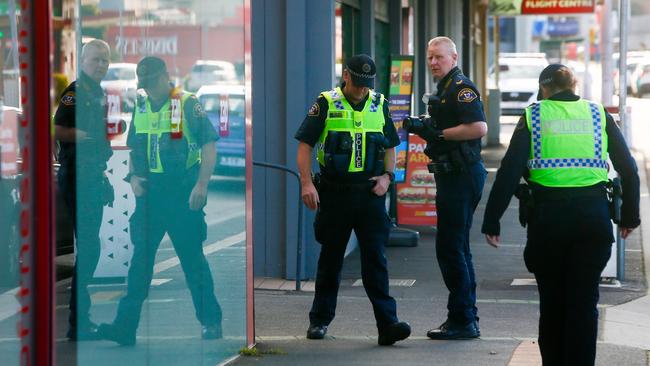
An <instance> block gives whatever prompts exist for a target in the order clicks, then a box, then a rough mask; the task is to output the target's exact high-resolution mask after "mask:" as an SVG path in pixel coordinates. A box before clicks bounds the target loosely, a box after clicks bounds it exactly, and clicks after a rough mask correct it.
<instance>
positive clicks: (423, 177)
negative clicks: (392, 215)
mask: <svg viewBox="0 0 650 366" xmlns="http://www.w3.org/2000/svg"><path fill="white" fill-rule="evenodd" d="M426 146H427V143H426V141H424V140H423V139H422V138H420V137H418V136H416V135H413V134H411V135H409V139H408V162H407V164H406V180H405V182H404V183H401V184H398V185H397V224H399V225H417V226H435V225H436V224H437V222H438V220H437V215H436V204H435V203H436V182H435V179H434V177H433V174H431V173H429V170H428V169H427V164H428V163H429V162H430V160H429V158H428V157H427V156H426V155H425V154H424V149H425V147H426Z"/></svg>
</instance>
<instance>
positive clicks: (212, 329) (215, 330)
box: [201, 324, 223, 339]
mask: <svg viewBox="0 0 650 366" xmlns="http://www.w3.org/2000/svg"><path fill="white" fill-rule="evenodd" d="M201 338H203V339H221V338H223V331H222V330H221V324H212V325H204V326H202V327H201Z"/></svg>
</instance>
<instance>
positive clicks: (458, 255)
mask: <svg viewBox="0 0 650 366" xmlns="http://www.w3.org/2000/svg"><path fill="white" fill-rule="evenodd" d="M486 175H487V172H486V170H485V168H484V166H483V163H482V162H478V163H476V164H473V165H471V166H469V167H467V171H465V172H462V173H453V174H436V176H435V178H436V187H437V192H436V208H437V211H438V228H437V229H438V230H437V232H436V256H437V258H438V264H439V265H440V271H441V272H442V278H443V279H444V281H445V285H446V286H447V289H448V290H449V298H448V301H447V310H448V315H447V318H448V319H449V320H451V321H453V322H455V323H457V324H463V325H464V324H468V323H470V322H473V321H474V320H478V316H477V312H478V309H477V308H476V278H475V276H474V266H473V264H472V253H471V251H470V245H469V231H470V228H471V226H472V216H473V215H474V210H475V209H476V206H477V205H478V202H479V201H480V200H481V194H482V192H483V185H484V184H485V177H486Z"/></svg>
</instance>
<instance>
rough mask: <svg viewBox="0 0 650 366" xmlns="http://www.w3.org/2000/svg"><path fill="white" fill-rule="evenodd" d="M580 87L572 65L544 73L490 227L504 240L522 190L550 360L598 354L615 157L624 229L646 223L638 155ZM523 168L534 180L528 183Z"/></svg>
mask: <svg viewBox="0 0 650 366" xmlns="http://www.w3.org/2000/svg"><path fill="white" fill-rule="evenodd" d="M575 85H576V79H575V77H574V75H573V73H572V72H571V70H570V69H569V68H567V67H566V66H563V65H560V64H552V65H549V66H547V67H546V68H545V69H544V70H543V71H542V73H541V75H540V77H539V86H540V91H539V96H538V99H542V100H541V101H540V102H537V103H535V104H532V105H531V106H529V107H528V108H526V113H525V115H524V116H522V117H521V119H520V120H519V124H518V125H517V127H516V129H515V131H514V133H513V135H512V139H511V140H510V146H509V147H508V151H507V152H506V155H505V157H504V159H503V160H502V162H501V167H500V168H499V171H498V172H497V177H496V181H495V182H494V185H493V186H492V191H491V192H490V198H489V199H488V203H487V207H486V210H485V218H484V219H483V228H482V230H481V231H482V232H483V233H484V234H485V237H486V240H487V242H488V244H490V245H492V246H494V247H498V246H499V242H500V236H499V235H500V225H499V220H500V218H501V216H502V215H503V213H504V211H505V210H506V208H507V207H508V203H509V202H510V198H511V197H512V195H513V194H516V195H517V197H518V198H520V206H522V207H523V208H524V210H523V211H522V212H521V215H520V221H521V222H522V225H525V224H527V225H528V241H527V243H526V248H525V250H524V261H525V263H526V267H527V268H528V270H529V271H530V272H532V273H533V274H534V275H535V279H536V280H537V288H538V290H539V299H540V304H539V305H540V319H539V348H540V351H541V354H542V361H543V363H544V365H593V364H594V362H595V359H596V339H597V332H598V310H597V308H596V305H597V303H598V296H599V294H598V282H599V279H600V274H601V272H602V271H603V269H604V268H605V265H606V264H607V261H608V259H609V257H610V253H611V245H612V242H613V241H614V236H613V232H612V223H611V219H610V206H609V201H608V192H607V190H608V186H609V183H608V178H607V171H608V169H609V165H608V161H607V157H608V155H609V157H610V158H611V161H612V163H613V165H614V169H616V171H617V172H618V173H619V175H620V178H621V185H622V206H621V215H620V217H619V218H618V220H620V221H619V227H620V228H621V236H622V237H623V238H626V237H627V236H628V235H629V234H630V233H631V232H632V230H633V229H634V228H635V227H637V226H639V224H640V219H639V176H638V174H637V167H636V163H635V161H634V159H633V158H632V156H631V154H630V152H629V150H628V148H627V146H626V144H625V140H624V139H623V136H622V135H621V132H620V130H619V129H618V127H617V125H616V124H615V123H614V120H613V119H612V117H611V116H610V115H609V113H607V112H606V111H605V110H604V109H603V106H602V105H600V104H598V103H594V102H591V101H588V100H584V99H581V98H580V97H579V96H577V95H576V94H575ZM522 175H523V177H524V179H525V180H526V182H527V185H523V184H519V181H520V178H521V177H522ZM613 211H614V210H613ZM618 220H617V221H618Z"/></svg>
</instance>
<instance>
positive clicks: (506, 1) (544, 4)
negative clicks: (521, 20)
mask: <svg viewBox="0 0 650 366" xmlns="http://www.w3.org/2000/svg"><path fill="white" fill-rule="evenodd" d="M595 6H596V0H490V2H489V12H490V14H491V15H533V14H575V13H593V12H594V9H595Z"/></svg>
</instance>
